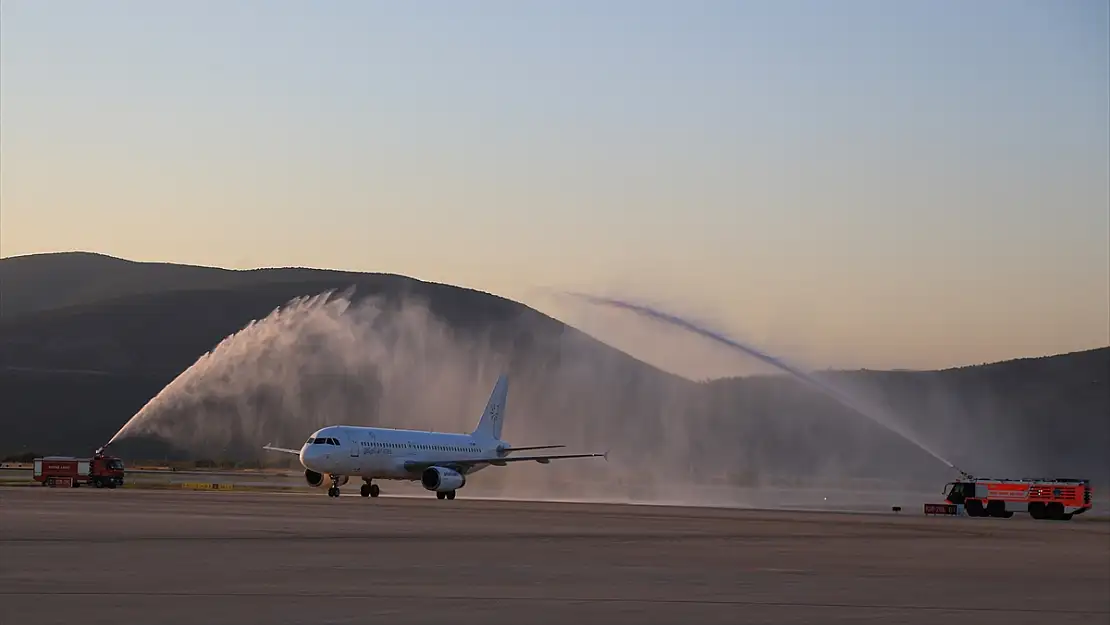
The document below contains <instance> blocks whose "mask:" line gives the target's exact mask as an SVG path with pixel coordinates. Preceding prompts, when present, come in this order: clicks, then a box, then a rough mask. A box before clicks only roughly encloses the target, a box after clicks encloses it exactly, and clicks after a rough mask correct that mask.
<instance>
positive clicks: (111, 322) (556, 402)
mask: <svg viewBox="0 0 1110 625" xmlns="http://www.w3.org/2000/svg"><path fill="white" fill-rule="evenodd" d="M351 286H354V287H355V291H354V303H355V306H361V305H364V304H365V305H366V306H370V305H373V306H374V307H376V308H374V310H376V311H381V312H380V314H378V315H377V316H376V317H375V316H373V315H367V316H366V318H367V319H371V321H367V323H366V325H365V326H359V325H350V326H336V325H335V323H334V322H333V321H332V320H330V318H329V320H328V323H330V324H331V325H326V324H320V325H316V326H311V327H307V326H306V328H307V329H303V330H300V331H299V332H300V334H296V335H295V336H292V333H291V332H290V333H286V334H285V335H281V336H277V335H275V336H274V337H271V338H268V339H266V340H267V341H269V342H268V343H266V344H265V345H266V347H265V350H264V351H263V352H259V353H251V352H250V350H240V351H237V352H235V353H234V354H230V355H223V356H219V358H220V359H222V362H223V363H224V364H223V365H220V366H216V365H217V364H219V363H216V361H217V357H213V358H212V359H210V361H209V365H211V366H212V370H211V372H210V373H209V374H206V375H207V376H208V377H204V376H200V377H198V380H200V381H201V382H203V383H200V382H198V383H197V384H196V385H192V386H189V385H184V384H180V385H179V386H180V388H182V389H185V388H186V387H187V390H188V392H185V391H174V393H171V392H170V389H167V394H166V395H165V397H169V396H170V395H173V401H172V402H168V401H167V402H164V404H165V406H164V409H162V410H161V412H160V413H159V416H158V419H157V420H156V421H157V423H158V424H159V427H158V428H155V429H157V430H159V432H161V435H156V434H155V433H148V434H149V435H147V436H144V437H142V438H141V439H136V440H133V441H125V442H121V444H120V450H121V453H123V452H124V451H126V452H127V453H130V454H133V455H146V456H151V455H159V454H160V455H162V456H164V457H167V458H169V457H182V456H194V457H196V456H202V457H205V458H212V459H220V458H223V459H227V458H234V459H242V460H249V461H257V460H260V459H263V458H267V457H266V456H264V455H262V452H260V450H259V449H258V447H259V446H260V445H261V444H263V443H266V442H271V441H272V442H277V443H283V444H287V445H297V444H299V443H300V442H301V441H302V440H303V439H304V437H306V436H307V435H308V434H309V433H311V431H312V429H314V428H315V427H318V426H319V425H323V424H325V423H334V422H346V423H359V424H378V423H381V424H386V425H395V426H402V427H405V426H410V427H442V428H451V429H458V430H463V429H469V428H470V427H472V426H473V422H475V421H476V419H477V416H478V413H479V412H480V411H481V407H482V405H483V404H484V402H485V399H486V396H487V395H488V393H489V389H490V387H491V386H492V382H493V379H494V378H495V377H496V375H497V373H498V372H500V371H502V370H505V371H508V372H509V373H510V375H511V379H512V387H511V388H512V390H511V394H510V400H509V407H508V417H507V420H506V436H507V437H508V438H510V440H513V442H515V443H517V444H539V443H547V442H559V443H567V444H570V445H571V446H574V447H588V448H591V449H597V448H598V447H601V448H609V449H611V450H612V451H611V454H610V463H609V466H608V467H607V471H610V472H611V473H612V474H614V475H617V476H618V478H619V481H620V483H621V484H624V485H626V486H627V487H628V488H635V487H636V486H637V485H642V483H651V484H652V485H653V487H654V488H665V484H666V483H669V482H668V480H678V481H680V482H681V481H687V480H696V481H699V482H728V483H742V484H753V483H761V482H764V483H765V482H771V481H781V480H789V479H802V480H807V479H808V480H813V479H831V478H839V477H858V478H884V479H892V480H927V481H929V483H933V482H935V481H936V480H937V479H940V478H943V477H950V476H951V475H952V472H951V471H948V470H947V469H946V468H945V467H944V466H943V464H942V463H940V462H938V461H937V460H935V459H933V458H932V457H930V456H929V455H928V454H927V453H926V452H923V451H921V450H920V449H918V448H917V447H916V446H914V445H913V444H911V443H909V442H907V441H905V440H904V439H903V438H901V437H900V436H898V435H896V434H894V433H893V432H891V431H890V430H888V429H886V428H884V427H882V426H880V425H877V424H876V423H875V422H873V421H871V420H870V419H867V418H864V417H861V416H859V415H858V414H856V413H854V412H852V411H850V410H848V409H847V408H845V407H843V406H841V405H839V404H837V403H835V402H833V401H832V400H830V399H828V398H827V397H826V396H824V395H822V394H820V393H818V392H816V391H814V390H811V389H810V388H809V387H806V386H804V385H802V384H801V383H798V382H796V381H795V380H793V379H791V378H788V377H784V376H756V377H747V378H738V379H726V380H716V381H712V382H708V383H695V382H691V381H688V380H685V379H682V378H679V377H676V376H673V375H671V374H668V373H665V372H663V371H661V370H659V369H657V368H655V367H652V366H650V365H648V364H645V363H643V362H640V361H638V360H636V359H634V358H632V357H630V356H628V355H627V354H624V353H623V352H620V351H618V350H615V349H613V348H611V347H609V346H608V345H606V344H604V343H602V342H600V341H597V340H595V339H593V338H592V337H589V336H587V335H585V334H583V333H581V332H579V331H577V330H575V329H574V328H570V327H568V326H565V325H564V324H562V323H560V322H558V321H557V320H554V319H552V318H550V317H547V316H545V315H543V314H541V313H539V312H537V311H535V310H533V309H531V308H528V307H527V306H524V305H522V304H519V303H516V302H512V301H509V300H506V299H504V298H500V297H496V296H493V295H489V294H486V293H481V292H478V291H473V290H468V289H462V288H457V287H453V286H448V285H439V284H430V283H426V282H421V281H418V280H414V279H410V278H406V277H403V276H396V275H388V274H360V273H351V272H335V271H324V270H310V269H266V270H256V271H229V270H224V269H216V268H207V267H192V266H184V265H172V264H158V263H134V262H131V261H126V260H122V259H117V258H112V257H107V256H102V255H96V254H84V253H74V254H48V255H37V256H27V257H18V258H9V259H3V260H0V397H2V398H3V411H2V414H0V427H3V431H4V432H5V436H4V437H3V439H0V456H4V455H11V454H19V453H25V452H28V451H36V452H41V453H77V454H82V453H89V452H90V451H91V450H92V449H94V448H95V447H96V446H98V445H100V444H103V443H104V442H105V441H107V439H108V438H109V437H111V436H112V435H113V434H114V433H115V432H116V431H117V430H118V429H119V428H120V427H121V426H122V425H123V424H124V423H125V422H127V421H128V419H130V418H131V416H132V415H134V414H135V413H136V412H137V411H139V409H140V408H142V407H143V406H144V404H146V402H147V401H148V400H150V399H151V398H152V397H154V396H155V395H156V394H158V393H159V391H160V390H162V389H163V387H166V385H167V384H169V383H171V381H173V380H174V378H175V377H177V376H178V374H180V373H181V372H182V371H185V370H186V369H188V368H189V367H190V365H192V364H193V363H194V362H196V361H197V359H198V358H200V357H201V356H202V355H204V354H205V353H206V352H208V351H209V350H212V349H213V348H214V347H216V345H217V344H219V343H220V341H221V340H223V339H224V338H225V337H227V336H228V335H231V334H233V333H235V332H237V331H238V330H240V329H241V328H243V327H244V326H245V325H246V324H248V323H249V322H251V321H252V320H256V319H262V318H264V317H266V316H267V315H269V314H270V313H271V312H272V311H273V310H274V309H275V308H277V307H279V306H282V305H284V304H286V303H287V302H289V301H290V300H292V299H293V298H296V297H301V296H306V295H315V294H318V293H322V292H325V291H329V290H343V289H346V288H348V287H351ZM367 302H369V303H367ZM425 313H426V314H425ZM352 314H353V313H352ZM343 332H347V333H349V334H343ZM260 349H261V348H260ZM825 375H826V376H827V377H828V379H830V380H832V381H834V382H835V383H836V384H838V385H839V386H840V387H841V388H844V389H847V390H849V391H850V392H851V393H852V394H854V395H855V396H857V397H859V398H861V400H862V401H866V402H867V403H869V404H871V405H872V406H873V407H874V409H875V411H877V412H881V413H883V414H884V415H885V416H884V417H883V418H884V419H887V420H889V421H890V422H894V423H897V424H899V425H900V426H902V427H903V428H904V429H906V430H909V431H911V432H912V433H913V434H914V436H915V437H917V438H918V439H920V440H921V441H923V442H925V444H926V445H927V446H929V447H931V448H933V449H934V450H936V451H937V452H938V453H940V454H941V455H943V456H945V457H946V458H949V459H951V460H953V461H955V462H956V463H957V464H958V465H959V466H961V467H962V468H965V469H967V470H969V471H972V472H974V473H1006V474H1007V475H1013V474H1030V473H1053V474H1074V475H1079V476H1087V477H1092V478H1095V479H1098V480H1101V481H1103V482H1106V481H1108V478H1110V460H1107V455H1106V454H1105V449H1107V448H1110V386H1108V379H1110V348H1102V349H1096V350H1091V351H1086V352H1080V353H1075V354H1064V355H1056V356H1051V357H1045V358H1032V359H1023V360H1017V361H1012V362H1005V363H995V364H991V365H982V366H974V367H964V368H960V369H953V370H946V371H929V372H884V371H846V372H835V373H832V374H825ZM167 439H168V440H167ZM186 441H187V442H188V444H186ZM129 445H130V447H129ZM267 459H269V460H273V459H272V458H267ZM279 461H281V460H280V459H279ZM578 466H580V465H578ZM576 470H579V469H576V468H567V469H560V471H564V472H565V471H571V472H573V471H576ZM510 473H511V472H510ZM545 475H546V474H545ZM552 475H554V473H552ZM618 478H613V479H618ZM506 479H511V478H506ZM533 479H535V478H533ZM583 479H590V478H589V476H587V475H584V476H583Z"/></svg>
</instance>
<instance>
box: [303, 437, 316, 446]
mask: <svg viewBox="0 0 1110 625" xmlns="http://www.w3.org/2000/svg"><path fill="white" fill-rule="evenodd" d="M315 441H316V438H315V437H313V436H309V437H308V442H306V443H305V445H311V444H312V443H314V442H315Z"/></svg>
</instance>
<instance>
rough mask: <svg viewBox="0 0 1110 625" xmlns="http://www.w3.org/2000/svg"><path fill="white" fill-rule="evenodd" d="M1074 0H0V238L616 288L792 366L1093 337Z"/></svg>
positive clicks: (1093, 149)
mask: <svg viewBox="0 0 1110 625" xmlns="http://www.w3.org/2000/svg"><path fill="white" fill-rule="evenodd" d="M1107 6H1108V3H1107V2H1106V1H1105V0H1061V1H1059V2H1051V1H1043V0H1037V1H1033V0H1030V1H1024V0H989V1H982V2H956V1H954V0H953V1H945V0H937V1H929V2H925V1H921V2H911V1H909V0H905V1H897V2H893V1H889V0H871V1H856V0H840V1H837V2H827V1H818V0H813V1H812V2H802V1H798V0H776V1H771V0H763V1H759V2H756V1H752V2H740V1H728V2H726V1H723V0H722V1H720V2H708V1H691V2H674V1H666V2H664V1H643V0H638V1H634V0H627V1H623V0H621V1H617V0H611V1H605V2H598V1H596V0H590V1H585V0H581V1H577V0H576V1H560V2H519V1H509V0H504V1H498V2H494V1H480V0H476V1H473V2H465V3H464V2H447V1H441V2H370V1H366V2H356V1H353V0H352V1H349V2H339V1H329V2H315V3H311V2H293V1H281V0H270V1H266V2H263V1H261V0H254V1H250V0H237V1H235V2H226V1H216V0H203V1H202V0H196V1H189V2H183V1H182V2H139V1H137V0H136V1H132V2H109V1H97V2H76V1H61V0H55V1H52V2H33V1H31V0H3V2H2V4H0V255H3V256H13V255H19V254H26V253H32V252H41V251H58V250H77V249H80V250H89V251H97V252H103V253H107V254H112V255H117V256H123V257H126V258H131V259H136V260H163V261H175V262H185V263H197V264H209V265H219V266H225V267H237V268H247V267H257V266H285V265H302V266H314V267H327V268H341V269H352V270H368V271H387V272H394V273H402V274H407V275H412V276H415V277H419V278H424V279H430V280H436V281H442V282H450V283H455V284H462V285H465V286H471V287H475V288H480V289H483V290H487V291H492V292H495V293H499V294H502V295H505V296H507V297H512V298H514V299H519V300H523V301H526V302H528V303H533V304H534V305H536V306H537V307H540V308H541V309H542V308H543V307H544V306H545V305H546V304H543V303H542V302H540V301H539V300H534V299H530V298H534V291H532V289H533V288H534V287H554V288H571V289H577V290H591V291H595V292H602V293H606V294H622V295H631V296H633V297H638V298H641V299H647V300H649V301H652V302H655V303H659V304H662V305H665V306H668V307H670V308H672V309H674V310H677V311H679V312H695V313H700V314H701V315H702V316H703V317H705V316H709V317H711V318H712V319H713V320H714V321H716V322H717V324H718V326H720V327H722V328H723V329H726V330H729V331H732V332H734V333H736V334H738V335H739V336H741V337H744V338H748V339H753V340H755V341H757V342H759V343H760V344H761V345H763V346H766V347H769V348H775V349H781V350H783V351H784V352H786V353H790V354H795V355H797V356H799V357H801V358H803V359H804V360H805V361H806V362H807V363H808V364H812V365H814V366H830V365H831V366H867V367H936V366H948V365H957V364H967V363H977V362H983V361H989V360H998V359H1004V358H1010V357H1017V356H1031V355H1042V354H1048V353H1057V352H1063V351H1070V350H1074V349H1086V348H1090V347H1098V346H1104V345H1106V344H1108V343H1110V336H1108V335H1110V327H1108V325H1110V317H1108V315H1110V122H1108V110H1110V109H1108V107H1110V86H1108V76H1110V61H1108V57H1110V43H1108V41H1110V35H1108V33H1110V26H1108V22H1110V13H1108V9H1107ZM552 312H556V313H557V311H554V310H552ZM564 318H565V317H564Z"/></svg>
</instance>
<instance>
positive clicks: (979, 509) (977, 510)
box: [964, 499, 987, 517]
mask: <svg viewBox="0 0 1110 625" xmlns="http://www.w3.org/2000/svg"><path fill="white" fill-rule="evenodd" d="M964 509H965V510H967V516H973V517H974V516H987V513H986V512H985V511H984V510H983V502H982V501H979V500H978V499H972V500H969V501H968V502H967V504H966V506H965V507H964Z"/></svg>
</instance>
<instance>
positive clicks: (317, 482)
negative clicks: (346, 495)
mask: <svg viewBox="0 0 1110 625" xmlns="http://www.w3.org/2000/svg"><path fill="white" fill-rule="evenodd" d="M329 477H330V476H329ZM304 479H305V481H306V482H308V485H309V486H312V487H317V486H323V484H324V481H325V480H324V476H323V475H321V474H319V473H317V472H315V471H313V470H312V469H305V470H304ZM349 479H351V478H350V477H349V476H346V475H343V476H340V477H339V479H338V480H337V481H336V482H335V484H336V486H342V485H344V484H346V483H347V480H349Z"/></svg>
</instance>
